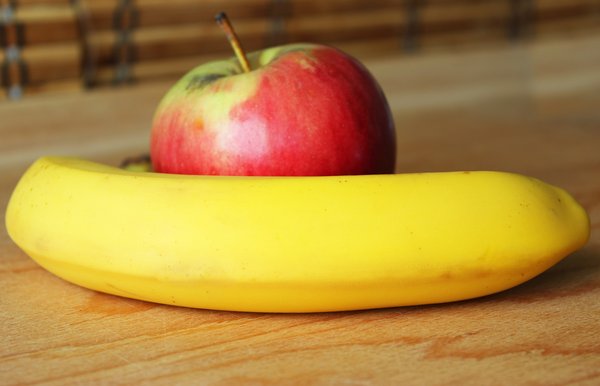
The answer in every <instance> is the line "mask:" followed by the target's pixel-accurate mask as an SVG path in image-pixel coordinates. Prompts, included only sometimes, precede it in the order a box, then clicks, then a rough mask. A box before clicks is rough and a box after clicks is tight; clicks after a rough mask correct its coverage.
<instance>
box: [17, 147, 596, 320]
mask: <svg viewBox="0 0 600 386" xmlns="http://www.w3.org/2000/svg"><path fill="white" fill-rule="evenodd" d="M6 226H7V230H8V232H9V235H10V237H11V238H12V239H13V240H14V242H15V243H16V244H17V245H18V246H20V248H22V249H23V250H24V251H25V252H26V253H27V254H28V255H29V256H31V258H33V259H34V260H35V261H37V262H38V263H39V264H40V265H42V266H43V267H45V268H46V269H47V270H48V271H50V272H53V273H54V274H56V275H57V276H59V277H61V278H64V279H65V280H68V281H70V282H73V283H75V284H78V285H81V286H83V287H87V288H91V289H94V290H98V291H102V292H106V293H110V294H115V295H120V296H125V297H130V298H136V299H142V300H147V301H152V302H158V303H164V304H174V305H180V306H188V307H198V308H207V309H219V310H236V311H258V312H318V311H339V310H355V309H368V308H381V307H392V306H404V305H418V304H430V303H441V302H450V301H456V300H462V299H469V298H474V297H479V296H483V295H487V294H492V293H495V292H498V291H502V290H505V289H508V288H510V287H513V286H515V285H518V284H520V283H522V282H524V281H526V280H528V279H530V278H532V277H534V276H536V275H538V274H539V273H541V272H543V271H544V270H546V269H547V268H549V267H550V266H552V265H553V264H555V263H557V262H558V261H559V260H561V259H562V258H564V257H565V256H567V255H568V254H570V253H571V252H573V251H575V250H577V249H579V248H580V247H582V246H583V245H584V244H585V243H586V242H587V239H588V237H589V218H588V216H587V214H586V212H585V211H584V210H583V209H582V207H581V206H580V205H579V204H578V203H577V202H576V201H575V200H574V199H573V198H572V197H571V196H570V195H569V194H567V193H566V192H565V191H563V190H561V189H559V188H556V187H553V186H550V185H548V184H545V183H543V182H541V181H539V180H536V179H533V178H529V177H525V176H521V175H516V174H509V173H501V172H483V171H482V172H446V173H422V174H396V175H364V176H330V177H223V176H183V175H168V174H159V173H141V172H131V171H127V170H122V169H118V168H114V167H110V166H106V165H102V164H98V163H93V162H89V161H85V160H79V159H74V158H61V157H46V158H41V159H39V160H38V161H36V162H35V163H34V164H33V165H32V166H31V167H30V168H29V169H28V171H27V172H26V173H25V174H24V176H23V177H22V178H21V180H20V182H19V183H18V185H17V187H16V188H15V190H14V192H13V195H12V197H11V199H10V202H9V205H8V208H7V213H6Z"/></svg>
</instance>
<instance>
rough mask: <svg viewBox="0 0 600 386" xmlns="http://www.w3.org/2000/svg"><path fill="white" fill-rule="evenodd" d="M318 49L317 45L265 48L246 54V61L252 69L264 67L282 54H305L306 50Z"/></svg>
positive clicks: (298, 44) (304, 44)
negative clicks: (302, 52)
mask: <svg viewBox="0 0 600 386" xmlns="http://www.w3.org/2000/svg"><path fill="white" fill-rule="evenodd" d="M318 47H320V46H319V45H317V44H308V43H297V44H288V45H285V46H279V47H272V48H267V49H266V50H264V51H258V52H252V53H250V54H248V60H249V61H250V64H251V65H252V68H259V67H264V66H266V65H267V64H269V63H271V62H273V61H275V60H277V59H278V58H280V57H281V56H283V55H284V54H287V53H290V52H293V51H304V52H305V53H306V54H307V57H308V52H307V49H315V48H318Z"/></svg>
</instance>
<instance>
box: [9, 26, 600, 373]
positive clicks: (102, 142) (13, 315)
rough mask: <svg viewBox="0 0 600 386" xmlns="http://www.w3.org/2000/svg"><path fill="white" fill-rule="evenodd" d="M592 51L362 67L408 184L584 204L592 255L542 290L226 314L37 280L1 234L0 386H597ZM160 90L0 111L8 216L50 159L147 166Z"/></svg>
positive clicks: (598, 273) (567, 265)
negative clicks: (487, 186) (361, 307)
mask: <svg viewBox="0 0 600 386" xmlns="http://www.w3.org/2000/svg"><path fill="white" fill-rule="evenodd" d="M599 45H600V35H595V36H593V35H592V36H587V37H581V38H578V39H562V40H551V41H545V42H542V43H537V44H522V45H510V46H506V47H502V48H496V49H493V50H476V51H469V52H430V53H426V54H424V55H422V56H399V57H392V58H383V59H378V60H371V61H367V62H366V64H367V65H368V67H369V68H371V70H372V71H373V73H374V75H375V76H376V77H377V78H378V79H379V80H380V82H381V84H382V86H383V88H384V90H385V92H386V94H387V95H388V98H389V100H390V104H391V107H392V110H393V112H394V116H395V118H396V126H397V131H398V146H399V156H398V162H397V169H398V171H399V172H419V171H434V170H475V169H491V170H507V171H513V172H519V173H525V174H528V175H532V176H535V177H538V178H542V179H544V180H546V181H548V182H551V183H554V184H557V185H560V186H562V187H564V188H565V189H567V190H569V191H570V192H571V193H572V194H573V195H574V196H575V197H576V198H577V199H578V200H579V201H580V202H581V203H582V204H583V205H584V207H585V208H586V209H587V211H588V213H589V214H590V216H591V222H592V228H593V231H592V237H591V240H590V242H589V243H588V245H587V246H586V247H585V248H583V249H582V250H580V251H578V252H576V253H574V254H572V255H571V256H569V257H567V258H566V259H565V260H563V261H562V262H561V263H559V264H558V265H556V266H555V267H553V268H551V269H550V270H549V271H547V272H545V273H543V274H542V275H540V276H539V277H537V278H535V279H533V280H531V281H529V282H527V283H525V284H523V285H521V286H518V287H516V288H514V289H511V290H508V291H505V292H502V293H499V294H496V295H492V296H488V297H485V298H481V299H475V300H470V301H464V302H457V303H450V304H441V305H431V306H422V307H406V308H392V309H383V310H371V311H356V312H340V313H326V314H298V315H278V314H253V313H233V312H216V311H207V310H195V309H186V308H177V307H169V306H163V305H156V304H151V303H146V302H141V301H134V300H129V299H124V298H119V297H114V296H109V295H104V294H100V293H96V292H93V291H89V290H86V289H83V288H80V287H77V286H75V285H72V284H69V283H67V282H65V281H63V280H61V279H58V278H56V277H54V276H53V275H51V274H49V273H48V272H46V271H45V270H43V269H42V268H40V267H39V266H37V265H36V264H35V263H34V262H33V261H32V260H30V259H29V258H28V257H27V256H26V255H25V254H24V253H23V252H21V251H20V250H19V249H18V248H17V247H16V246H15V245H14V244H13V243H12V242H11V241H10V239H9V238H8V236H7V234H6V230H5V228H4V227H1V228H0V289H1V290H2V291H1V293H0V336H2V345H0V374H2V381H1V382H0V383H2V384H8V385H16V384H44V385H63V384H98V383H102V384H115V383H118V384H144V383H146V384H147V383H152V384H206V385H307V384H311V385H312V384H316V385H391V384H393V385H396V384H402V385H423V384H427V385H465V384H467V385H469V384H471V385H506V384H510V385H513V384H514V385H567V384H573V385H597V384H599V383H600V338H599V337H600V301H599V300H600V152H599V151H598V149H600V110H599V109H598V105H599V103H600V67H598V66H597V65H596V64H595V63H598V62H600V52H599V51H598V50H597V49H594V47H598V46H599ZM565 53H568V54H565ZM167 87H168V84H167V83H153V84H149V85H134V86H132V87H128V88H117V89H103V90H100V91H96V92H92V93H71V94H67V95H62V96H60V97H53V98H44V97H42V96H39V97H31V98H28V99H26V100H23V101H21V102H19V103H9V102H6V103H2V104H0V117H1V119H0V207H2V208H4V207H5V206H6V203H7V202H8V198H9V195H10V192H11V191H12V189H13V187H14V185H15V183H16V181H17V180H18V178H19V176H20V175H21V174H22V172H23V171H24V170H25V168H26V167H27V165H28V164H30V163H31V162H32V161H33V160H34V159H35V158H37V157H38V156H40V155H44V154H63V155H76V156H82V157H86V158H90V159H94V160H97V161H102V162H108V163H112V164H117V163H119V161H120V160H121V159H122V158H123V157H125V156H128V155H132V154H137V153H141V152H144V151H146V149H147V141H148V131H149V127H150V123H151V119H152V112H153V110H154V108H155V106H156V104H157V103H158V100H159V99H160V97H161V95H162V94H163V93H164V92H165V90H166V89H167ZM441 194H443V192H441Z"/></svg>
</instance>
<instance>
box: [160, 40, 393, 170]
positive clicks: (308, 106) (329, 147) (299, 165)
mask: <svg viewBox="0 0 600 386" xmlns="http://www.w3.org/2000/svg"><path fill="white" fill-rule="evenodd" d="M248 61H249V64H250V67H251V68H252V70H251V71H249V72H244V71H243V70H242V68H241V67H240V64H239V62H238V61H237V60H236V59H235V58H233V59H231V60H223V61H216V62H211V63H207V64H204V65H201V66H199V67H197V68H195V69H194V70H192V71H191V72H189V73H188V74H186V75H185V76H184V77H183V78H182V79H181V80H179V81H178V82H177V83H176V84H175V85H174V86H173V88H172V89H171V90H170V91H169V92H168V93H167V94H166V95H165V97H164V98H163V100H162V101H161V103H160V105H159V107H158V109H157V111H156V114H155V118H154V123H153V127H152V134H151V158H152V164H153V167H154V170H155V171H157V172H165V173H177V174H213V175H263V176H275V175H278V176H283V175H288V176H308V175H344V174H384V173H393V172H394V165H395V159H396V141H395V131H394V123H393V119H392V115H391V113H390V109H389V107H388V104H387V101H386V98H385V96H384V94H383V92H382V91H381V89H380V87H379V85H378V84H377V82H376V81H375V79H374V78H373V77H372V76H371V74H370V73H369V71H368V70H367V69H366V68H365V67H364V66H363V65H362V64H361V63H359V62H358V61H357V60H356V59H354V58H352V57H350V56H348V55H347V54H345V53H343V52H341V51H340V50H338V49H335V48H332V47H328V46H322V45H312V44H296V45H286V46H281V47H274V48H270V49H266V50H264V51H260V52H255V53H251V54H249V55H248Z"/></svg>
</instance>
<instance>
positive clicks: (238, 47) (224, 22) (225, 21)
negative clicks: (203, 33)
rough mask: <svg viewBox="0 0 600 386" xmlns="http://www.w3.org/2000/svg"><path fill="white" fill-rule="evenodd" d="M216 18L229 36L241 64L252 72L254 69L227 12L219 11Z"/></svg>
mask: <svg viewBox="0 0 600 386" xmlns="http://www.w3.org/2000/svg"><path fill="white" fill-rule="evenodd" d="M215 20H216V22H217V24H218V25H219V27H221V29H222V30H223V32H225V36H227V40H229V44H231V48H233V52H235V56H236V57H237V58H238V60H239V61H240V65H241V66H242V69H243V70H244V72H250V71H251V70H252V69H251V68H250V62H248V58H247V57H246V53H245V52H244V49H243V48H242V44H241V43H240V39H239V38H238V37H237V35H236V33H235V31H234V30H233V26H232V25H231V23H230V22H229V18H228V17H227V14H226V13H225V12H219V14H217V16H215Z"/></svg>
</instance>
